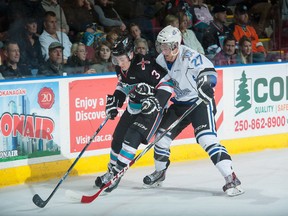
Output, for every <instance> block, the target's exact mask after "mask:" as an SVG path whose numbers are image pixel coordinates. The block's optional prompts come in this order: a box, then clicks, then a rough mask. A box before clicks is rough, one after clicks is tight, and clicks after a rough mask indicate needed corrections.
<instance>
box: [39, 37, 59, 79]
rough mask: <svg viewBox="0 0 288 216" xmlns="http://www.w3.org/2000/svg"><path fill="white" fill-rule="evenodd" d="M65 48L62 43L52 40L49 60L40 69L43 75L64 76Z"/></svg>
mask: <svg viewBox="0 0 288 216" xmlns="http://www.w3.org/2000/svg"><path fill="white" fill-rule="evenodd" d="M63 49H64V47H63V46H62V44H61V43H59V42H52V43H51V44H50V45H49V47H48V60H47V61H46V62H45V64H44V65H43V67H42V68H41V69H40V71H39V75H43V76H62V75H63V73H64V71H63Z"/></svg>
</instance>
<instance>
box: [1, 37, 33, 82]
mask: <svg viewBox="0 0 288 216" xmlns="http://www.w3.org/2000/svg"><path fill="white" fill-rule="evenodd" d="M4 55H5V61H4V64H3V65H1V66H0V73H1V74H2V76H3V77H4V78H5V79H13V78H24V77H26V76H30V75H31V73H30V71H29V70H28V68H27V67H26V66H25V65H22V64H20V62H19V60H20V48H19V46H18V44H17V42H16V41H7V42H6V43H5V45H4Z"/></svg>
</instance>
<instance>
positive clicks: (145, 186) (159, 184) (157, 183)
mask: <svg viewBox="0 0 288 216" xmlns="http://www.w3.org/2000/svg"><path fill="white" fill-rule="evenodd" d="M162 185H163V182H162V181H161V182H155V183H154V184H152V185H147V184H143V186H142V187H143V188H144V189H151V188H157V187H162Z"/></svg>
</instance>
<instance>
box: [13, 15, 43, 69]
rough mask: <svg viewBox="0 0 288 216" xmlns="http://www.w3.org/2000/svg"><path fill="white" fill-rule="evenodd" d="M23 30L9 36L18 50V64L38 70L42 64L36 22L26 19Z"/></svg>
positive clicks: (32, 19)
mask: <svg viewBox="0 0 288 216" xmlns="http://www.w3.org/2000/svg"><path fill="white" fill-rule="evenodd" d="M24 23H25V25H24V27H23V29H21V30H19V33H18V34H17V35H11V36H12V38H13V39H14V40H15V41H16V42H17V43H18V45H19V48H20V51H21V52H20V62H21V63H22V64H25V65H26V66H27V67H28V68H29V69H39V68H40V66H41V65H43V63H44V58H43V55H42V51H41V44H40V42H39V37H38V35H37V21H36V19H35V18H26V19H25V21H24Z"/></svg>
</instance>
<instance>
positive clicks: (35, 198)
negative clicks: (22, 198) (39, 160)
mask: <svg viewBox="0 0 288 216" xmlns="http://www.w3.org/2000/svg"><path fill="white" fill-rule="evenodd" d="M108 119H109V116H107V117H106V118H105V119H104V121H103V122H102V123H101V125H100V126H99V128H98V129H97V130H96V131H95V133H94V134H93V136H92V137H91V138H90V140H89V142H88V143H87V144H86V145H85V147H84V148H83V149H82V151H81V152H80V153H79V155H78V156H77V158H76V159H75V160H74V162H73V163H72V164H71V166H70V167H69V169H68V170H67V172H66V173H65V174H64V176H63V177H62V178H61V180H60V181H59V182H58V184H57V186H56V187H55V188H54V190H53V191H52V192H51V194H50V195H49V197H48V198H47V199H46V200H43V199H42V198H41V197H40V196H39V195H38V194H35V195H34V196H33V198H32V201H33V203H34V204H35V205H36V206H38V207H40V208H44V207H45V206H46V204H47V203H48V202H49V200H50V199H51V198H52V196H53V195H54V194H55V192H56V191H57V189H58V187H59V186H60V185H61V184H62V182H63V181H64V180H65V179H66V177H67V176H68V175H69V173H70V172H71V170H72V169H73V167H74V166H75V164H76V163H77V162H78V160H79V159H80V158H81V156H82V155H83V153H84V152H85V151H86V149H87V148H88V147H89V145H90V144H91V143H92V142H93V140H94V139H95V137H96V136H97V134H98V133H99V132H100V130H101V129H102V128H103V127H104V125H105V124H106V122H107V121H108Z"/></svg>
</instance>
